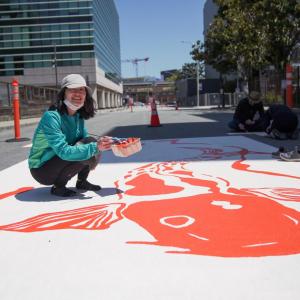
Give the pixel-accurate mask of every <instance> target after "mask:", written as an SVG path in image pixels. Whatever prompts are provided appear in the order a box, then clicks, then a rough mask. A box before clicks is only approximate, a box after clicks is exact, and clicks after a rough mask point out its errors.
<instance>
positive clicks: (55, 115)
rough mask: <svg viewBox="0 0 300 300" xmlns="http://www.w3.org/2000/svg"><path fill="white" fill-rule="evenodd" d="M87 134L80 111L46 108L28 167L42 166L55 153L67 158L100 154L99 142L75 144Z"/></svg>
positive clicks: (80, 158)
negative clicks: (66, 111) (69, 113)
mask: <svg viewBox="0 0 300 300" xmlns="http://www.w3.org/2000/svg"><path fill="white" fill-rule="evenodd" d="M87 136H88V134H87V130H86V128H85V126H84V119H82V118H80V117H79V114H78V113H76V114H75V115H73V116H69V115H67V114H60V113H59V112H57V111H46V112H45V113H44V115H43V116H42V118H41V120H40V122H39V124H38V126H37V128H36V130H35V132H34V136H33V140H32V147H31V151H30V154H29V158H28V164H29V168H30V169H31V168H39V167H40V166H42V165H43V164H44V163H45V162H47V161H48V160H49V159H51V158H52V157H54V156H55V155H57V156H58V157H60V158H61V159H63V160H68V161H81V160H86V159H89V158H91V157H92V156H94V155H96V154H98V153H99V150H98V147H97V143H96V142H92V143H89V144H79V145H75V144H76V142H77V141H78V140H80V139H82V138H84V137H87Z"/></svg>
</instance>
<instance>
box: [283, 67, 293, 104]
mask: <svg viewBox="0 0 300 300" xmlns="http://www.w3.org/2000/svg"><path fill="white" fill-rule="evenodd" d="M285 71H286V91H285V95H286V105H287V106H288V107H293V106H294V101H293V85H292V79H293V67H292V66H291V65H289V64H287V65H286V69H285Z"/></svg>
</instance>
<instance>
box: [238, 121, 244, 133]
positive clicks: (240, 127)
mask: <svg viewBox="0 0 300 300" xmlns="http://www.w3.org/2000/svg"><path fill="white" fill-rule="evenodd" d="M238 126H239V129H240V130H242V131H245V130H246V129H245V125H244V124H243V123H239V125H238Z"/></svg>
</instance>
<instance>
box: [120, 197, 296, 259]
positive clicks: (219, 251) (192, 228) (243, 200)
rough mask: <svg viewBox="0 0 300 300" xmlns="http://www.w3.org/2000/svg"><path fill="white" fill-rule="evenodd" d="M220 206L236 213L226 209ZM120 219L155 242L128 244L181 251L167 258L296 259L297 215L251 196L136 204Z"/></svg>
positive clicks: (261, 198) (277, 205)
mask: <svg viewBox="0 0 300 300" xmlns="http://www.w3.org/2000/svg"><path fill="white" fill-rule="evenodd" d="M215 201H216V202H215ZM221 201H226V202H227V203H226V205H227V206H228V207H233V208H236V209H225V208H224V207H222V206H221ZM214 203H219V204H218V205H214ZM226 205H225V207H226ZM123 214H124V216H125V217H126V218H128V219H130V220H132V221H134V222H136V223H137V224H138V225H139V226H141V227H143V228H144V229H145V230H147V231H148V232H149V233H150V234H151V235H152V236H153V238H154V241H153V242H142V241H140V242H131V243H137V244H150V245H158V246H170V247H176V248H179V249H178V250H177V251H176V250H172V251H168V253H188V254H198V255H213V256H223V257H247V256H270V255H286V254H296V253H300V226H299V222H300V213H299V212H297V211H295V210H293V209H289V208H286V207H284V206H282V205H280V204H278V203H276V202H274V201H270V200H269V199H267V198H263V197H257V196H255V195H253V196H251V197H249V196H240V195H226V194H222V193H213V194H202V195H196V196H191V197H183V198H179V199H169V200H164V201H147V202H138V203H134V204H132V205H130V206H129V207H128V208H127V209H126V210H125V211H124V212H123ZM172 216H173V218H174V219H173V220H172V218H171V217H172ZM176 216H179V218H176ZM184 216H185V217H184ZM166 217H168V218H169V221H168V219H167V222H165V218H166ZM162 221H163V222H162ZM175 222H176V225H177V227H175V228H174V227H173V226H172V225H174V223H175ZM179 222H182V223H181V224H182V227H178V225H179ZM168 223H169V225H168Z"/></svg>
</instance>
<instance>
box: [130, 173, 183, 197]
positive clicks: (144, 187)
mask: <svg viewBox="0 0 300 300" xmlns="http://www.w3.org/2000/svg"><path fill="white" fill-rule="evenodd" d="M126 184H127V185H132V186H134V187H133V188H131V189H129V190H127V191H126V192H125V193H126V195H130V196H146V195H160V194H171V193H177V192H180V191H182V190H183V188H182V187H178V186H169V185H165V183H164V181H163V180H162V179H157V178H152V177H151V176H149V175H148V174H142V175H138V176H136V177H135V178H133V179H131V180H130V181H127V182H126Z"/></svg>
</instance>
